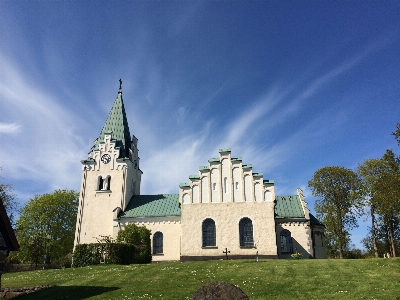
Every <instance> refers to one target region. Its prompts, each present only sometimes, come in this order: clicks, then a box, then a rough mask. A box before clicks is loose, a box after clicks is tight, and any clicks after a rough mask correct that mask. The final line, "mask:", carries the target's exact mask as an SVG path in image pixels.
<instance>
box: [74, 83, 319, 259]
mask: <svg viewBox="0 0 400 300" xmlns="http://www.w3.org/2000/svg"><path fill="white" fill-rule="evenodd" d="M121 83H122V82H121V80H120V87H119V90H118V94H117V98H116V99H115V101H114V104H113V106H112V108H111V111H110V113H109V115H108V117H107V120H106V122H105V124H104V127H103V129H102V130H101V133H100V136H99V137H98V138H97V139H96V140H95V141H94V145H93V146H92V148H91V149H90V152H89V154H88V157H87V159H85V160H82V161H81V163H82V180H81V186H80V194H79V208H78V215H77V221H76V232H75V240H74V244H75V245H78V244H85V243H86V244H87V243H95V242H97V240H96V238H98V237H99V236H112V237H113V238H116V236H117V234H118V231H119V230H123V229H124V226H126V225H127V224H129V223H135V224H137V225H138V226H145V227H146V228H148V229H150V230H151V243H152V256H153V257H152V259H153V261H172V260H176V261H178V260H180V261H187V260H206V259H222V258H225V257H226V255H228V258H229V259H242V258H251V259H255V258H256V257H258V258H291V255H292V254H293V253H301V254H302V257H303V258H326V248H325V243H324V228H325V227H324V225H323V224H321V223H320V222H319V221H318V220H317V219H316V218H315V217H314V216H313V215H312V214H311V213H310V212H309V210H308V208H307V204H306V202H305V198H304V195H303V192H302V190H301V189H297V191H296V193H295V194H293V195H288V196H277V195H275V189H274V186H275V183H274V181H273V180H270V179H264V178H263V173H259V172H254V171H253V166H252V165H251V164H243V162H242V158H241V157H232V156H231V149H229V148H226V149H220V150H219V153H218V154H217V153H216V157H214V158H210V159H208V161H207V162H205V163H204V165H203V166H200V167H199V169H198V170H194V172H193V174H191V175H189V176H188V182H185V183H180V184H179V185H178V184H177V193H176V194H158V195H141V193H140V182H141V178H142V174H143V172H142V170H141V169H140V159H139V149H138V139H137V138H136V137H135V136H134V135H131V133H130V131H129V126H128V120H127V117H126V113H125V108H124V102H123V99H122V88H121Z"/></svg>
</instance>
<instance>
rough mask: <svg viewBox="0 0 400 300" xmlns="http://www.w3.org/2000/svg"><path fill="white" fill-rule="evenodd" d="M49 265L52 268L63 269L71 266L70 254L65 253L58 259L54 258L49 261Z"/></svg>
mask: <svg viewBox="0 0 400 300" xmlns="http://www.w3.org/2000/svg"><path fill="white" fill-rule="evenodd" d="M51 265H52V266H53V267H54V268H57V269H65V268H71V265H72V254H67V255H65V256H63V257H60V258H58V259H54V260H52V261H51Z"/></svg>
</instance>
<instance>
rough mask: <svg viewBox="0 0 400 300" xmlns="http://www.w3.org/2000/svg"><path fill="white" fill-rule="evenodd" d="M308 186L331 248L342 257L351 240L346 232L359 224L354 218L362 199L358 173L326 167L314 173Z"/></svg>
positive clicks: (341, 168) (340, 168)
mask: <svg viewBox="0 0 400 300" xmlns="http://www.w3.org/2000/svg"><path fill="white" fill-rule="evenodd" d="M308 186H309V187H310V188H311V191H312V194H313V195H314V196H315V197H317V198H318V199H317V200H316V202H315V206H314V209H315V211H316V212H317V217H318V218H320V219H321V220H322V222H323V223H324V224H325V226H326V232H327V234H326V235H327V236H328V237H329V238H330V240H331V241H330V242H331V246H332V247H333V251H334V252H339V257H340V258H343V257H344V252H345V250H346V249H347V248H348V244H349V242H350V239H349V236H350V233H349V231H350V230H351V229H352V228H354V227H357V226H358V224H357V219H356V217H357V215H358V211H359V209H360V208H361V200H362V193H361V185H360V181H359V179H358V176H357V174H356V173H354V172H353V171H352V170H349V169H346V168H343V167H336V166H329V167H324V168H322V169H319V170H318V171H317V172H315V173H314V176H313V178H312V179H311V180H310V181H309V182H308Z"/></svg>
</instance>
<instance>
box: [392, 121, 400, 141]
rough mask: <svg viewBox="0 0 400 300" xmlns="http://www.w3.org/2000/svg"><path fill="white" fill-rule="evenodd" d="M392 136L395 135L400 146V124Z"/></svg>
mask: <svg viewBox="0 0 400 300" xmlns="http://www.w3.org/2000/svg"><path fill="white" fill-rule="evenodd" d="M392 135H394V137H395V139H396V140H397V143H398V144H399V145H400V123H397V125H396V130H395V131H394V132H392Z"/></svg>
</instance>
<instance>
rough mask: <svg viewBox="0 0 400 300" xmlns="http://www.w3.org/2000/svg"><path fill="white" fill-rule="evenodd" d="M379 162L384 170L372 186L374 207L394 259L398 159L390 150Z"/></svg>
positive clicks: (399, 187)
mask: <svg viewBox="0 0 400 300" xmlns="http://www.w3.org/2000/svg"><path fill="white" fill-rule="evenodd" d="M381 161H382V164H384V165H385V166H386V168H385V169H384V170H383V172H382V173H381V174H380V175H379V177H378V178H377V179H376V181H375V184H374V186H373V189H374V196H373V199H374V206H375V207H376V212H377V213H378V214H379V215H380V216H381V217H382V218H383V223H384V224H385V226H386V229H387V233H388V240H389V245H390V246H389V250H390V254H391V256H393V257H396V243H397V241H396V239H395V223H396V221H397V220H398V218H399V216H400V158H399V157H396V155H395V154H394V153H393V151H392V150H386V153H385V154H384V155H383V157H382V158H381Z"/></svg>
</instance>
